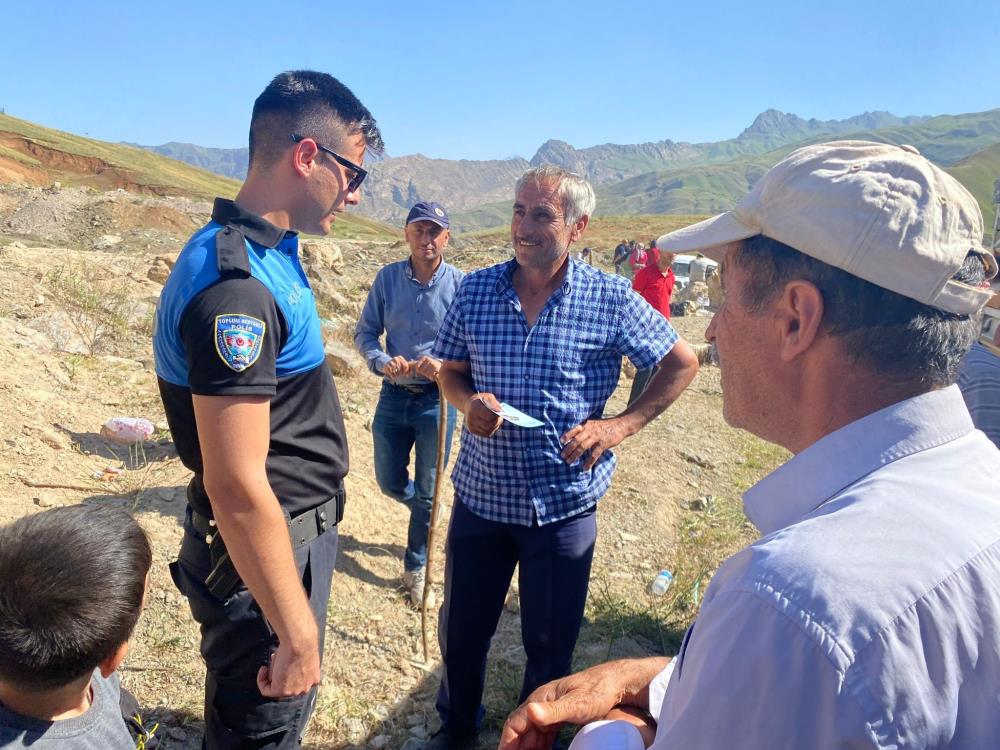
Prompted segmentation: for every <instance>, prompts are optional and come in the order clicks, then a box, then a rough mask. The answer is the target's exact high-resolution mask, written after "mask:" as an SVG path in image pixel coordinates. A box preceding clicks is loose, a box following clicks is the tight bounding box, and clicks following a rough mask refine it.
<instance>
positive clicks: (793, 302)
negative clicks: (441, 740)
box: [500, 141, 1000, 750]
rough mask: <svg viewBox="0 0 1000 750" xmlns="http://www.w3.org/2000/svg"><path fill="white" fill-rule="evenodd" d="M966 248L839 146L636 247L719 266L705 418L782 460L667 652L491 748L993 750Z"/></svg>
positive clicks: (896, 151) (965, 227) (605, 679)
mask: <svg viewBox="0 0 1000 750" xmlns="http://www.w3.org/2000/svg"><path fill="white" fill-rule="evenodd" d="M982 236H983V220H982V215H981V214H980V211H979V206H978V204H977V203H976V200H975V198H973V197H972V195H970V194H969V192H968V191H967V190H965V188H963V187H962V186H961V185H960V184H959V183H958V182H957V181H956V180H955V179H954V178H952V177H951V176H949V175H948V174H946V173H945V172H944V171H942V170H941V169H939V168H938V167H936V166H935V165H933V164H931V162H929V161H928V160H926V159H924V158H923V157H922V156H920V155H919V153H917V151H916V149H914V148H913V147H912V146H902V147H901V146H893V145H887V144H881V143H866V142H863V141H840V142H834V143H826V144H817V145H813V146H807V147H805V148H802V149H799V150H797V151H795V152H793V153H792V154H790V155H789V156H788V157H786V158H785V159H784V160H783V161H782V162H780V163H779V164H778V165H777V166H775V167H774V168H773V169H772V170H771V171H769V172H768V173H767V174H765V175H764V176H763V177H762V178H761V180H760V181H759V182H758V183H757V185H756V186H755V187H754V190H753V191H752V192H751V193H750V195H749V196H747V197H746V198H745V199H744V200H742V201H741V202H740V203H739V204H738V205H737V207H736V208H735V209H734V210H733V211H730V212H728V213H725V214H721V215H720V216H717V217H715V218H713V219H709V220H707V221H705V222H702V223H700V224H696V225H694V226H692V227H687V228H685V229H681V230H678V231H676V232H673V233H671V234H668V235H666V236H664V237H661V238H660V239H659V240H657V245H658V246H659V247H661V248H664V249H667V250H669V251H671V252H681V253H689V252H696V251H700V252H703V253H704V254H705V255H707V256H708V257H710V258H712V259H713V260H718V261H721V263H722V283H723V288H724V290H725V299H724V302H723V304H722V306H721V307H720V308H719V310H718V312H717V313H716V314H715V317H714V318H713V320H712V322H711V324H710V325H709V328H708V331H707V332H706V336H707V337H708V339H709V340H711V341H713V342H714V343H715V345H716V346H717V347H718V354H719V358H720V362H721V367H722V389H723V413H724V416H725V418H726V420H727V421H728V422H729V423H730V424H732V425H734V426H736V427H742V428H743V429H746V430H748V431H750V432H752V433H754V434H756V435H759V436H760V437H762V438H764V439H766V440H769V441H772V442H774V443H777V444H779V445H782V446H784V447H786V448H787V449H788V450H789V451H791V452H792V453H793V454H795V455H794V458H792V459H791V460H790V461H789V462H788V463H786V464H785V465H783V466H781V467H779V468H778V469H776V470H775V471H774V472H772V473H771V474H770V475H768V476H766V477H765V478H764V479H762V480H761V481H760V482H758V483H757V484H756V485H755V486H754V487H752V488H751V489H750V490H749V491H748V492H747V493H746V494H745V495H744V508H745V510H746V513H747V515H748V516H749V518H750V519H751V520H752V521H753V522H754V524H755V525H756V526H757V528H758V529H760V531H761V533H762V536H761V538H760V539H759V540H758V541H757V542H755V543H754V544H752V545H750V546H749V547H748V548H746V549H744V550H742V551H741V552H739V553H737V554H736V555H734V556H733V557H731V558H730V559H729V560H727V561H725V562H724V563H723V564H722V565H721V566H720V568H719V570H718V572H717V573H716V574H715V576H714V577H713V579H712V582H711V584H710V586H709V588H708V590H707V592H706V594H705V599H704V601H703V603H702V606H701V611H700V612H699V614H698V617H697V619H696V620H695V622H694V624H693V625H692V626H691V628H690V629H689V630H688V632H687V635H686V636H685V638H684V641H683V643H682V645H681V648H680V652H679V653H678V654H677V656H676V657H674V659H673V660H670V661H669V662H668V660H667V659H665V658H651V659H644V660H634V661H619V662H612V663H611V664H605V665H600V666H598V667H594V668H592V669H590V670H587V671H585V672H582V673H580V674H578V675H574V676H572V677H569V678H566V679H564V680H561V681H557V682H553V683H550V684H548V685H545V686H543V687H541V688H540V689H539V690H538V691H537V692H536V693H535V694H534V695H533V696H531V697H530V698H529V699H528V701H527V702H526V703H525V704H524V705H522V707H521V708H519V709H518V710H517V711H515V712H514V713H513V714H512V715H511V716H510V718H509V719H508V720H507V724H506V726H505V728H504V735H503V738H502V739H501V743H500V747H501V749H502V750H534V749H536V748H547V747H550V746H551V743H552V738H553V737H554V734H555V730H556V728H557V727H558V726H560V725H561V723H563V722H572V723H577V724H583V723H585V722H594V723H593V724H591V725H590V726H588V728H587V730H588V732H590V733H592V734H591V735H588V736H584V733H582V732H581V734H580V735H578V739H576V740H574V746H575V747H572V748H571V750H583V748H585V747H598V746H599V747H609V746H611V745H612V743H613V742H619V743H622V744H621V746H625V743H626V742H630V743H631V744H632V745H633V746H634V745H635V743H636V742H638V743H639V746H643V745H644V746H646V747H651V748H654V749H655V750H668V748H669V749H675V748H703V749H706V750H722V749H723V748H725V749H726V750H729V749H730V748H736V747H739V748H761V749H763V748H766V749H767V750H774V749H776V748H809V749H810V750H835V749H846V748H852V749H853V750H861V749H862V748H865V749H871V750H874V749H875V748H909V749H912V750H917V749H929V748H955V749H957V748H970V749H971V748H986V747H996V744H997V737H998V736H1000V711H998V710H997V707H998V706H1000V492H998V490H997V488H998V487H1000V451H998V450H997V448H996V447H995V446H994V445H993V444H992V443H991V442H990V441H989V440H988V439H987V438H986V436H985V435H983V434H982V433H981V432H979V431H978V430H976V429H974V427H973V424H972V420H971V419H970V417H969V412H968V410H967V409H966V408H965V405H964V403H963V401H962V396H961V393H960V392H959V390H958V388H957V386H955V385H953V383H954V381H955V377H956V374H957V372H958V367H959V363H960V362H961V359H962V357H963V355H964V354H965V352H966V351H968V349H969V347H970V346H971V344H972V342H973V341H974V340H975V338H976V335H977V333H978V327H979V311H980V309H981V308H982V306H983V304H984V303H985V302H986V300H987V299H988V298H989V296H990V293H989V291H988V289H986V288H984V281H985V279H987V278H989V277H991V276H993V275H995V274H996V270H997V266H996V261H995V260H994V259H993V257H992V256H991V255H989V254H988V253H986V252H984V251H983V250H982V247H981V242H982ZM605 719H607V720H610V723H600V722H597V721H596V720H605ZM654 719H655V721H654ZM616 720H617V721H616ZM608 734H611V735H615V736H614V737H608V736H606V735H608ZM599 735H600V736H599ZM640 735H641V739H640ZM590 736H592V737H593V742H591V741H590V740H589V737H590Z"/></svg>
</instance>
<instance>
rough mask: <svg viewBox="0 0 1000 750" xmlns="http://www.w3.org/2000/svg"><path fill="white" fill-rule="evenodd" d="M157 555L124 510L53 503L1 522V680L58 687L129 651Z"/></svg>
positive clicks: (30, 686)
mask: <svg viewBox="0 0 1000 750" xmlns="http://www.w3.org/2000/svg"><path fill="white" fill-rule="evenodd" d="M151 562H152V552H151V551H150V548H149V541H148V540H147V539H146V535H145V533H144V532H143V530H142V529H141V528H140V527H139V525H138V524H137V523H136V522H135V520H134V519H133V518H132V516H130V515H129V514H128V513H126V512H124V511H121V510H114V509H111V508H104V507H100V506H85V505H75V506H71V507H66V508H54V509H53V510H49V511H45V512H44V513H37V514H35V515H31V516H26V517H24V518H21V519H19V520H17V521H15V522H14V523H12V524H9V525H8V526H5V527H2V528H0V682H6V683H8V684H11V685H16V686H17V687H19V688H21V689H23V690H26V691H45V690H51V689H53V688H58V687H62V686H64V685H68V684H69V683H71V682H73V681H74V680H77V679H80V678H82V677H84V676H85V675H89V674H90V673H91V672H93V670H94V669H95V668H96V667H98V666H100V665H105V664H108V663H110V662H112V661H113V660H114V659H115V657H116V655H119V654H120V655H124V648H123V647H124V645H125V643H126V642H127V641H128V639H129V636H130V635H131V634H132V629H133V628H134V627H135V624H136V621H137V620H138V619H139V613H140V611H141V610H142V602H143V596H144V594H145V590H146V574H147V573H148V572H149V566H150V564H151Z"/></svg>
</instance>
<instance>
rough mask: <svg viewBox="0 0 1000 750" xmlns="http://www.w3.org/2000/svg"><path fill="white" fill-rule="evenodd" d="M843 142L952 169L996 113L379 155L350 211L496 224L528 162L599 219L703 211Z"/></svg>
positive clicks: (782, 120)
mask: <svg viewBox="0 0 1000 750" xmlns="http://www.w3.org/2000/svg"><path fill="white" fill-rule="evenodd" d="M848 136H849V137H852V138H853V137H863V138H870V139H874V140H885V141H889V142H896V143H904V142H905V143H917V144H918V147H920V148H922V149H923V148H929V151H927V155H928V156H929V157H930V158H932V159H934V160H935V161H938V162H939V163H941V164H943V165H945V166H950V165H952V164H955V163H956V162H958V161H960V160H962V159H965V158H967V157H970V156H971V155H972V154H974V153H976V152H977V151H979V150H981V149H984V148H987V147H989V146H992V145H994V144H996V143H1000V110H994V111H991V112H984V113H976V114H972V115H943V116H940V117H915V116H910V117H898V116H896V115H894V114H891V113H889V112H881V111H876V112H866V113H864V114H860V115H857V116H854V117H850V118H847V119H843V120H817V119H808V120H806V119H803V118H801V117H799V116H797V115H794V114H790V113H785V112H780V111H778V110H775V109H769V110H766V111H765V112H762V113H761V114H759V115H758V116H757V117H756V118H755V119H754V121H753V123H751V125H750V126H749V127H747V128H746V129H745V130H743V132H741V133H740V134H739V135H738V136H737V137H735V138H730V139H727V140H722V141H714V142H706V143H688V142H684V141H673V140H670V139H666V140H662V141H655V142H649V143H639V144H614V143H606V144H602V145H599V146H591V147H588V148H575V147H574V146H572V145H570V144H568V143H565V142H564V141H558V140H549V141H546V142H545V143H544V144H542V145H541V147H539V149H538V151H536V152H535V154H534V156H533V157H532V158H531V159H530V160H526V159H522V158H512V159H502V160H501V159H496V160H478V161H471V160H450V159H432V158H429V157H426V156H423V155H421V154H414V155H408V156H399V157H386V158H383V159H381V160H379V161H377V162H375V163H374V164H373V166H372V170H371V176H370V177H369V180H368V182H367V183H366V185H365V188H364V190H365V199H364V200H363V201H362V202H361V204H360V206H359V207H358V212H359V213H361V214H363V215H365V216H368V217H371V218H375V219H379V220H382V221H386V222H389V223H392V224H398V223H400V222H401V221H402V220H403V218H404V217H405V215H406V212H407V210H408V209H409V207H410V206H411V205H412V204H413V203H414V202H416V201H418V200H438V201H440V202H442V203H444V204H445V205H447V206H448V208H449V210H450V211H452V212H453V213H454V219H455V225H456V228H458V229H459V230H472V229H478V228H484V227H490V226H496V225H497V224H498V223H502V222H503V221H506V217H507V216H509V206H508V205H507V204H509V201H510V197H511V195H512V189H513V185H514V182H515V180H516V179H517V177H518V176H519V175H520V174H521V173H522V172H524V170H526V169H528V168H529V167H530V166H537V165H540V164H556V165H558V166H561V167H564V168H566V169H570V170H573V171H575V172H578V173H580V174H583V175H585V176H586V177H587V178H588V179H589V180H591V182H592V183H593V184H594V185H595V187H596V188H597V190H598V194H599V196H601V197H602V200H600V201H599V206H598V212H599V213H601V212H604V213H626V214H627V213H637V212H650V213H684V214H688V213H710V212H712V211H717V210H719V209H720V208H721V207H724V206H726V205H729V204H730V203H731V202H732V200H733V197H734V196H735V197H736V198H737V199H738V197H739V196H740V195H742V194H744V193H745V192H746V191H747V190H748V189H749V188H750V187H752V185H753V183H754V182H755V181H756V179H757V177H759V175H760V174H762V173H763V172H764V171H765V170H766V169H767V168H768V167H769V166H770V165H771V164H773V163H774V162H776V161H777V160H778V159H780V158H781V156H783V155H784V154H785V153H787V151H788V150H790V148H791V147H794V146H797V145H800V144H802V143H807V142H810V141H818V140H828V139H830V138H833V137H848ZM918 142H919V143H918ZM145 148H149V149H150V150H154V151H156V152H157V153H161V154H164V155H167V156H172V157H173V158H177V159H181V160H182V161H186V162H188V163H190V164H196V165H197V166H200V167H203V168H205V169H209V170H211V171H215V172H218V173H220V174H226V175H229V176H233V177H237V178H239V177H242V176H244V175H245V170H246V149H209V148H203V147H200V146H194V145H191V144H178V143H169V144H164V145H163V146H156V147H145Z"/></svg>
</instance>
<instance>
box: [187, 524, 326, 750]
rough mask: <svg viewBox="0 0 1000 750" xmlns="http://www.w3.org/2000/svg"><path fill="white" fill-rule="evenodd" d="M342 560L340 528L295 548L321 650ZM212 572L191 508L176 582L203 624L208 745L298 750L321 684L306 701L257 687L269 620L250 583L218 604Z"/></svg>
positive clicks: (268, 643) (222, 749) (225, 749)
mask: <svg viewBox="0 0 1000 750" xmlns="http://www.w3.org/2000/svg"><path fill="white" fill-rule="evenodd" d="M336 557H337V527H336V526H334V527H333V528H331V529H330V530H329V531H327V532H326V533H324V534H322V535H320V536H318V537H316V538H315V539H314V540H313V541H312V542H310V543H309V544H306V545H303V546H302V547H299V548H297V549H296V550H295V562H296V565H297V566H298V568H299V572H300V573H301V575H302V584H303V586H304V587H305V590H306V593H307V594H308V595H309V604H310V607H311V608H312V612H313V615H314V616H315V618H316V622H317V624H318V625H319V638H320V644H319V648H320V655H321V656H322V653H323V636H324V632H325V630H326V608H327V603H328V602H329V599H330V584H331V582H332V580H333V567H334V563H335V562H336ZM209 570H210V562H209V553H208V545H207V544H205V540H204V538H203V537H201V536H200V535H199V534H198V532H197V531H195V529H194V528H193V527H192V526H191V517H190V510H189V511H188V517H187V519H186V521H185V524H184V539H183V541H182V542H181V551H180V554H179V556H178V559H177V561H176V562H174V563H172V564H171V566H170V573H171V575H172V576H173V579H174V584H175V585H176V586H177V588H178V589H179V590H180V592H181V593H182V594H183V595H184V596H186V597H187V599H188V604H189V605H190V606H191V614H192V615H193V616H194V619H195V620H196V621H197V622H198V624H199V625H200V626H201V655H202V657H204V659H205V666H206V668H207V672H206V675H205V737H204V739H203V741H202V747H203V748H207V749H208V750H237V748H239V749H240V750H265V749H266V750H290V749H291V748H298V747H299V746H300V744H301V737H302V734H303V732H304V731H305V728H306V724H307V723H308V722H309V717H310V716H311V714H312V709H313V706H314V705H315V702H316V688H313V690H312V691H311V692H310V693H309V694H308V695H305V696H302V697H300V698H288V699H282V700H273V699H270V698H265V697H264V696H262V695H261V694H260V690H259V689H258V688H257V672H258V670H259V669H260V667H261V665H263V664H266V663H267V662H268V659H269V656H270V653H271V649H272V646H273V641H272V636H271V634H270V632H269V631H268V628H267V625H266V623H265V621H264V618H263V616H262V614H261V612H260V609H259V608H258V607H257V604H256V602H254V600H253V597H251V596H250V592H249V591H247V589H246V587H244V586H241V587H240V588H239V589H238V590H237V591H236V593H235V594H233V595H232V596H231V597H229V598H228V599H226V600H225V601H219V600H218V599H216V598H215V597H214V596H213V595H212V594H211V593H209V591H208V589H207V588H206V587H205V577H206V576H207V575H208V572H209Z"/></svg>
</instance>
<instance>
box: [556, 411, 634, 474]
mask: <svg viewBox="0 0 1000 750" xmlns="http://www.w3.org/2000/svg"><path fill="white" fill-rule="evenodd" d="M626 437H628V435H627V434H626V432H625V430H624V428H623V427H622V425H621V422H619V421H618V420H617V419H590V420H588V421H586V422H584V423H583V424H579V425H577V426H576V427H574V428H572V429H571V430H569V431H567V432H566V433H565V434H564V435H563V436H562V437H561V438H560V439H559V440H560V442H561V443H562V445H563V449H562V457H563V460H564V461H565V462H566V463H568V464H572V463H575V462H576V461H577V460H578V459H580V458H584V462H583V468H584V469H592V468H593V467H594V464H596V463H597V459H599V458H600V457H601V454H602V453H604V451H606V450H609V449H611V448H614V447H615V446H616V445H618V443H620V442H621V441H622V440H624V439H625V438H626Z"/></svg>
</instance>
